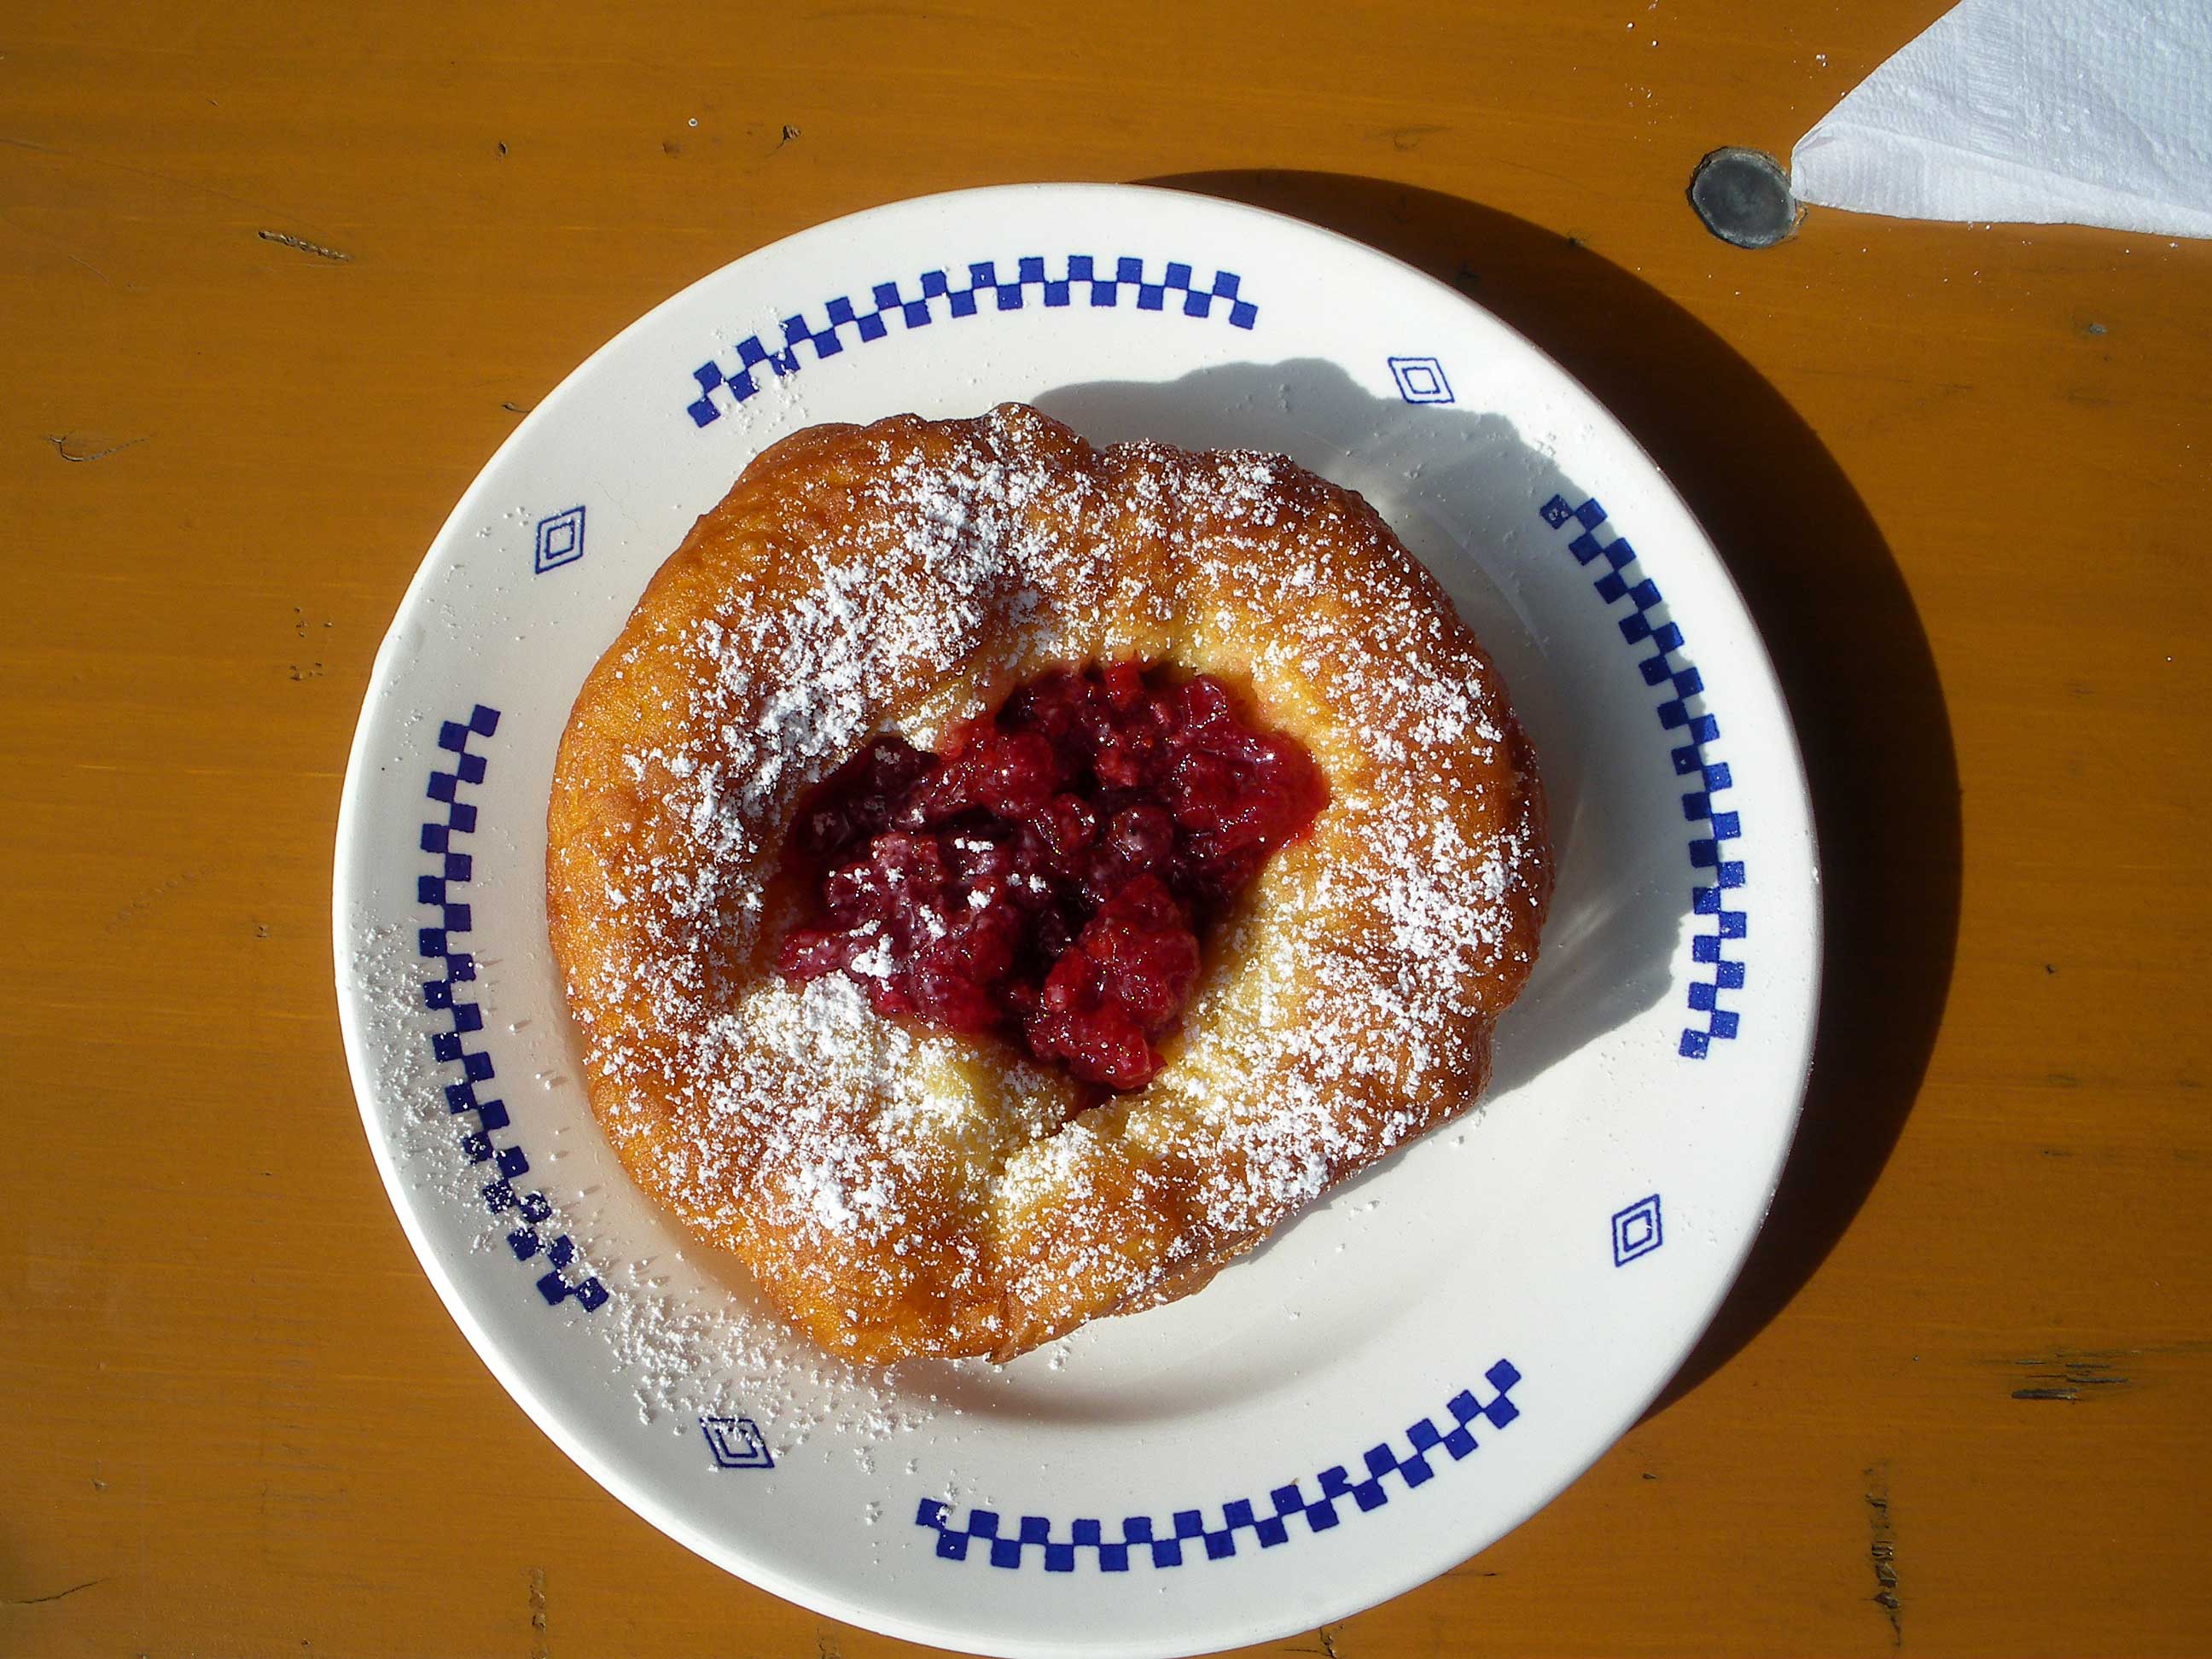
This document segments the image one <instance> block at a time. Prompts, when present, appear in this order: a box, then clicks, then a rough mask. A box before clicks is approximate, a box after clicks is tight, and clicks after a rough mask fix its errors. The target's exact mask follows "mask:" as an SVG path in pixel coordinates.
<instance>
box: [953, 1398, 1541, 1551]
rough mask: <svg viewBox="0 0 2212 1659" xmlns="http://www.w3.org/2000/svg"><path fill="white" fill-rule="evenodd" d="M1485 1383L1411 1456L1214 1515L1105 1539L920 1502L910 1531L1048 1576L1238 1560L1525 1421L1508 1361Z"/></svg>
mask: <svg viewBox="0 0 2212 1659" xmlns="http://www.w3.org/2000/svg"><path fill="white" fill-rule="evenodd" d="M1483 1380H1484V1381H1485V1382H1486V1383H1489V1385H1490V1386H1491V1388H1492V1389H1495V1390H1496V1393H1495V1394H1494V1395H1492V1398H1491V1400H1490V1401H1489V1403H1488V1404H1486V1405H1484V1404H1478V1403H1477V1402H1476V1401H1475V1397H1474V1394H1473V1392H1472V1391H1470V1390H1468V1389H1462V1390H1461V1391H1460V1392H1459V1393H1458V1394H1456V1395H1453V1396H1452V1397H1451V1399H1450V1400H1449V1401H1447V1402H1446V1403H1445V1406H1444V1418H1443V1421H1444V1422H1445V1423H1446V1424H1447V1425H1448V1426H1445V1427H1442V1428H1440V1427H1438V1426H1437V1419H1432V1418H1426V1417H1425V1418H1423V1419H1421V1420H1420V1421H1419V1422H1418V1423H1416V1424H1414V1425H1413V1426H1412V1427H1411V1428H1409V1429H1407V1431H1406V1443H1407V1446H1408V1447H1409V1448H1410V1450H1407V1451H1402V1452H1401V1450H1399V1449H1398V1448H1397V1447H1395V1446H1394V1445H1392V1444H1391V1443H1389V1442H1388V1441H1385V1442H1383V1443H1382V1444H1380V1445H1376V1446H1370V1447H1369V1448H1368V1449H1367V1451H1366V1454H1365V1455H1364V1456H1363V1457H1362V1458H1361V1459H1360V1461H1359V1467H1358V1468H1357V1469H1352V1468H1346V1466H1345V1465H1344V1464H1342V1463H1339V1464H1336V1465H1335V1466H1334V1467H1333V1468H1326V1469H1323V1470H1322V1472H1321V1474H1318V1475H1317V1476H1316V1477H1315V1478H1314V1480H1313V1481H1312V1483H1311V1486H1312V1488H1313V1489H1314V1490H1310V1489H1309V1486H1308V1483H1307V1482H1304V1481H1301V1480H1293V1481H1292V1482H1291V1484H1290V1485H1288V1486H1277V1487H1275V1488H1274V1489H1273V1491H1272V1492H1269V1493H1268V1494H1267V1498H1266V1500H1265V1501H1264V1502H1262V1501H1260V1500H1257V1499H1255V1498H1236V1499H1233V1500H1232V1501H1231V1502H1229V1503H1226V1504H1223V1505H1222V1506H1221V1508H1220V1510H1219V1513H1218V1516H1215V1515H1212V1514H1209V1513H1208V1512H1207V1511H1206V1510H1176V1511H1175V1512H1174V1513H1173V1514H1171V1515H1170V1516H1169V1517H1168V1518H1167V1520H1166V1521H1165V1522H1161V1521H1160V1520H1158V1518H1156V1517H1155V1516H1149V1515H1132V1516H1127V1517H1126V1518H1124V1519H1123V1520H1122V1521H1121V1522H1118V1523H1117V1528H1116V1532H1115V1536H1114V1537H1112V1538H1110V1539H1109V1537H1108V1536H1107V1528H1106V1523H1105V1522H1103V1521H1098V1520H1092V1519H1085V1520H1079V1521H1072V1522H1069V1523H1068V1525H1067V1528H1066V1531H1065V1532H1062V1531H1060V1529H1058V1528H1055V1527H1054V1525H1053V1523H1052V1522H1051V1521H1049V1520H1048V1519H1047V1518H1046V1517H1045V1516H1042V1515H1024V1516H1020V1517H1019V1518H1018V1519H1016V1520H1015V1521H1014V1522H1012V1525H1008V1524H1007V1521H1006V1517H1005V1516H1001V1515H1000V1514H999V1513H998V1511H997V1510H969V1511H968V1518H967V1520H966V1522H965V1523H964V1524H962V1525H958V1526H955V1525H954V1524H953V1522H952V1516H951V1510H950V1508H949V1507H948V1506H947V1505H946V1504H943V1503H941V1502H939V1500H938V1499H936V1498H923V1499H922V1500H921V1507H920V1508H919V1509H917V1510H915V1517H914V1519H915V1525H916V1526H919V1527H927V1528H929V1529H930V1530H931V1531H933V1532H934V1533H935V1534H937V1553H938V1554H939V1556H940V1557H941V1558H943V1559H945V1560H947V1561H965V1560H966V1559H968V1556H969V1552H970V1551H971V1550H974V1551H976V1552H977V1553H982V1554H986V1555H987V1556H988V1557H989V1559H990V1562H991V1565H993V1566H994V1567H1019V1566H1022V1565H1025V1564H1027V1563H1030V1562H1031V1561H1034V1562H1035V1563H1036V1564H1037V1565H1040V1566H1042V1568H1043V1569H1044V1570H1045V1571H1047V1572H1073V1571H1075V1564H1076V1562H1077V1560H1078V1559H1079V1558H1082V1557H1086V1556H1087V1557H1088V1558H1089V1559H1091V1560H1093V1561H1095V1562H1096V1563H1097V1566H1098V1571H1101V1572H1127V1571H1128V1570H1129V1564H1130V1563H1131V1562H1132V1561H1139V1560H1148V1561H1150V1562H1151V1563H1152V1565H1153V1566H1155V1567H1179V1566H1181V1565H1183V1563H1184V1562H1185V1561H1199V1560H1206V1561H1218V1560H1221V1559H1225V1557H1228V1556H1231V1555H1234V1554H1236V1553H1237V1545H1238V1542H1239V1541H1240V1540H1241V1541H1243V1542H1245V1543H1247V1544H1257V1545H1258V1546H1259V1547H1260V1548H1261V1549H1263V1550H1267V1549H1273V1548H1274V1547H1276V1546H1277V1545H1279V1544H1287V1543H1289V1542H1290V1541H1291V1539H1293V1538H1296V1537H1298V1536H1301V1535H1304V1534H1313V1533H1320V1532H1327V1531H1328V1529H1329V1528H1332V1527H1335V1526H1339V1525H1341V1524H1342V1523H1343V1522H1344V1520H1345V1518H1346V1516H1347V1515H1357V1514H1363V1513H1364V1512H1365V1511H1367V1510H1379V1509H1381V1508H1382V1507H1383V1505H1384V1504H1387V1503H1389V1501H1390V1499H1391V1497H1392V1496H1393V1491H1392V1488H1391V1487H1390V1486H1389V1485H1388V1484H1386V1482H1387V1480H1388V1477H1389V1476H1392V1475H1395V1476H1396V1477H1397V1478H1398V1480H1401V1481H1402V1482H1403V1483H1404V1487H1405V1490H1406V1491H1407V1492H1411V1491H1413V1489H1414V1488H1415V1487H1417V1486H1426V1485H1427V1484H1428V1483H1429V1482H1430V1481H1431V1480H1434V1479H1435V1478H1436V1476H1437V1473H1438V1471H1439V1468H1443V1467H1448V1465H1445V1464H1444V1462H1443V1460H1444V1459H1445V1458H1446V1457H1449V1459H1450V1460H1451V1462H1454V1463H1456V1462H1459V1461H1460V1460H1461V1459H1462V1458H1463V1457H1465V1456H1467V1455H1468V1453H1470V1452H1472V1451H1473V1450H1474V1449H1475V1447H1476V1446H1477V1445H1479V1444H1480V1442H1479V1441H1477V1440H1476V1439H1475V1437H1474V1431H1475V1425H1476V1424H1477V1423H1482V1424H1484V1425H1486V1426H1487V1427H1489V1428H1491V1429H1502V1428H1504V1426H1505V1425H1507V1424H1509V1423H1510V1422H1511V1421H1512V1420H1513V1419H1515V1418H1516V1417H1518V1416H1520V1415H1521V1408H1520V1407H1517V1406H1516V1405H1515V1404H1514V1403H1513V1401H1512V1400H1511V1399H1510V1397H1509V1396H1510V1394H1511V1393H1512V1390H1513V1388H1514V1386H1515V1385H1516V1383H1519V1382H1520V1381H1521V1373H1520V1372H1519V1371H1517V1370H1515V1369H1514V1368H1513V1364H1512V1362H1511V1361H1510V1360H1506V1359H1501V1360H1499V1361H1498V1363H1497V1364H1495V1365H1492V1367H1491V1368H1490V1369H1489V1370H1487V1371H1486V1372H1485V1373H1484V1375H1483ZM1293 1521H1297V1522H1303V1523H1304V1534H1299V1533H1295V1532H1293V1531H1291V1522H1293Z"/></svg>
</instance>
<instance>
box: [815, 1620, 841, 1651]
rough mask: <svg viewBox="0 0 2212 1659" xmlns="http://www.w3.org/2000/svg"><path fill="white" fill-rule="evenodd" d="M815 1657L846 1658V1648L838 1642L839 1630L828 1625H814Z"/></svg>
mask: <svg viewBox="0 0 2212 1659" xmlns="http://www.w3.org/2000/svg"><path fill="white" fill-rule="evenodd" d="M814 1659H845V1650H844V1649H843V1648H842V1647H840V1646H838V1644H837V1632H836V1631H834V1630H832V1629H831V1628H830V1627H829V1626H827V1625H817V1626H815V1627H814Z"/></svg>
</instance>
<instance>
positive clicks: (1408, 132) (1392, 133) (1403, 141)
mask: <svg viewBox="0 0 2212 1659" xmlns="http://www.w3.org/2000/svg"><path fill="white" fill-rule="evenodd" d="M1449 131H1451V129H1450V128H1449V127H1435V126H1415V127H1392V128H1391V129H1389V131H1387V132H1385V133H1384V134H1383V137H1385V138H1388V139H1389V141H1390V148H1391V149H1395V150H1408V149H1419V148H1420V147H1421V140H1422V139H1424V138H1426V137H1430V136H1431V135H1432V134H1435V133H1439V132H1449Z"/></svg>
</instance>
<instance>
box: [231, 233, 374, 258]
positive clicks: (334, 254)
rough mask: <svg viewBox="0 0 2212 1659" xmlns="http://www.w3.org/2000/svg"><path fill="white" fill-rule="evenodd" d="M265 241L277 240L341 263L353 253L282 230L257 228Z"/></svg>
mask: <svg viewBox="0 0 2212 1659" xmlns="http://www.w3.org/2000/svg"><path fill="white" fill-rule="evenodd" d="M253 234H255V235H256V236H258V237H259V238H260V239H261V240H263V241H264V242H275V243H276V245H277V246H280V247H295V248H297V249H299V250H300V252H302V253H312V254H313V255H314V256H315V257H316V258H318V259H336V260H337V261H339V262H340V263H341V264H343V262H345V261H347V260H349V259H351V258H353V255H352V254H350V253H343V252H339V251H338V250H337V248H334V247H325V246H323V245H322V244H321V243H320V242H311V241H309V240H307V238H305V237H304V236H288V235H286V234H284V233H283V231H281V230H257V231H255V232H254V233H253Z"/></svg>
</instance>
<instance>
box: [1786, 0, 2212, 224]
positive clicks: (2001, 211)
mask: <svg viewBox="0 0 2212 1659" xmlns="http://www.w3.org/2000/svg"><path fill="white" fill-rule="evenodd" d="M1846 15H1848V14H1846ZM1790 184H1791V187H1792V188H1793V189H1794V190H1795V191H1796V195H1797V197H1798V199H1799V200H1800V201H1803V202H1808V203H1811V204H1816V205H1819V206H1822V207H1838V208H1850V209H1853V210H1857V211H1858V212H1862V213H1881V214H1887V215H1888V216H1891V217H1893V218H1899V219H1971V220H1977V221H2005V222H2019V223H2027V224H2062V223H2063V224H2083V225H2106V226H2110V227H2112V228H2114V229H2118V230H2140V231H2155V232H2160V233H2162V234H2166V235H2170V236H2212V0H2133V3H2130V0H1965V3H1964V4H1962V5H1960V6H1959V7H1958V8H1957V9H1955V10H1953V11H1951V12H1948V13H1947V14H1946V15H1944V16H1942V17H1941V18H1939V19H1938V20H1937V21H1936V23H1935V25H1934V27H1931V28H1929V30H1928V31H1927V33H1924V34H1923V35H1921V36H1920V37H1919V38H1918V39H1917V40H1914V41H1913V42H1912V43H1911V45H1909V46H1906V47H1905V49H1904V50H1903V51H1901V52H1899V53H1898V54H1897V55H1896V56H1895V57H1893V58H1891V59H1890V60H1889V61H1888V62H1887V63H1886V64H1883V65H1882V66H1881V68H1880V69H1878V70H1875V72H1874V73H1873V74H1872V75H1870V76H1868V77H1867V78H1866V80H1865V81H1863V82H1861V83H1860V85H1859V86H1858V87H1857V89H1856V90H1854V91H1853V92H1852V93H1850V95H1849V96H1847V97H1846V98H1845V99H1844V101H1843V102H1842V103H1840V104H1838V105H1837V106H1836V107H1835V108H1834V109H1832V110H1831V111H1830V112H1828V114H1827V115H1826V117H1825V118H1823V119H1822V120H1821V121H1820V123H1819V124H1818V125H1815V126H1814V128H1813V130H1812V131H1810V132H1808V133H1807V134H1806V135H1805V136H1804V137H1802V138H1801V139H1799V140H1798V142H1797V148H1796V150H1795V151H1794V152H1792V154H1791V155H1790Z"/></svg>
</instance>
